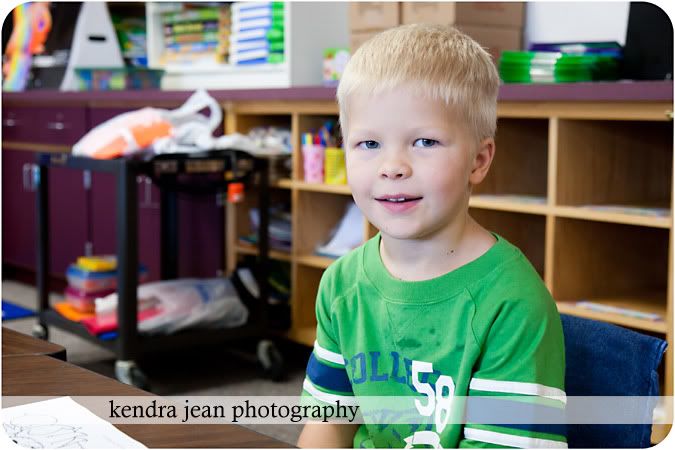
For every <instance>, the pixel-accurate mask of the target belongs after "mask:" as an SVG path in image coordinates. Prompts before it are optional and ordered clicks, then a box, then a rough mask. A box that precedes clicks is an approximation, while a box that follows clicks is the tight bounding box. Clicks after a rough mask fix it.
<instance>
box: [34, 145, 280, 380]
mask: <svg viewBox="0 0 675 450" xmlns="http://www.w3.org/2000/svg"><path fill="white" fill-rule="evenodd" d="M36 158H37V174H36V181H37V185H38V189H37V222H38V227H37V234H38V236H37V238H38V239H37V296H38V323H37V324H36V325H35V326H34V329H33V335H34V336H36V337H39V338H42V339H48V338H49V329H48V327H49V326H56V327H58V328H61V329H63V330H65V331H68V332H71V333H74V334H76V335H78V336H80V337H82V338H84V339H86V340H88V341H90V342H94V343H95V344H98V345H100V346H103V347H105V348H107V349H109V350H111V351H113V352H114V353H115V355H116V358H117V360H116V362H115V375H116V376H117V378H118V380H120V381H122V382H124V383H127V384H132V385H134V386H137V387H141V388H147V378H146V377H145V375H144V373H143V372H142V371H141V369H140V368H139V367H138V364H137V361H138V359H139V358H141V357H142V356H143V355H145V354H149V353H153V352H159V351H162V350H176V349H180V348H187V347H193V346H197V345H200V344H207V343H214V342H221V341H227V340H230V339H242V338H255V339H258V340H259V341H258V345H257V358H258V361H259V363H260V364H261V366H262V368H263V370H264V373H265V375H266V376H268V377H270V378H272V379H278V378H280V377H281V376H282V373H283V358H282V356H281V353H280V352H279V350H278V349H277V347H276V345H275V344H274V342H273V341H272V340H271V339H270V336H271V334H270V332H269V330H268V311H267V309H268V302H267V300H268V293H269V285H268V280H267V272H268V261H269V260H268V253H269V240H268V233H267V229H268V224H269V215H268V212H269V173H268V161H267V159H265V158H255V157H253V156H252V155H250V154H249V153H246V152H243V151H239V150H217V151H207V152H201V153H184V154H166V155H159V156H154V157H151V158H148V159H145V160H144V159H130V158H122V159H114V160H97V159H91V158H83V157H76V156H71V155H70V154H68V153H39V154H38V155H37V156H36ZM55 166H58V167H68V168H73V169H81V170H91V171H101V172H108V173H112V174H114V175H115V178H116V185H117V186H116V191H117V192H116V196H117V215H116V227H117V277H118V278H117V295H118V306H117V323H118V330H117V332H118V335H117V338H116V339H115V340H112V341H106V340H101V339H99V338H98V337H96V336H94V335H92V334H90V333H89V332H88V331H87V330H86V329H85V327H84V326H83V325H81V324H79V323H77V322H73V321H70V320H68V319H66V318H64V317H63V316H61V315H60V314H58V313H57V312H56V311H55V310H53V309H52V308H50V305H49V292H48V277H49V259H50V258H49V230H48V223H49V217H48V214H49V192H48V186H49V182H48V181H49V168H50V167H55ZM138 175H147V176H149V177H150V178H151V179H152V180H153V182H155V183H156V184H157V185H158V186H159V188H160V191H161V212H160V215H161V226H160V232H161V238H160V240H161V252H162V258H161V269H160V271H161V274H160V276H161V278H162V279H163V280H166V279H173V278H176V276H177V272H178V270H177V268H178V258H179V255H178V201H177V193H178V192H179V191H187V192H191V193H207V192H221V191H223V190H225V189H227V187H228V185H230V184H231V183H243V184H248V185H251V184H252V183H253V181H254V178H256V175H257V178H258V184H257V187H258V200H259V208H260V227H259V231H258V233H259V235H258V242H259V256H258V260H257V264H256V272H255V274H256V279H257V282H258V287H259V295H258V297H257V298H255V297H253V296H252V295H251V294H250V293H249V292H248V291H247V290H246V289H245V288H244V287H243V284H242V282H241V280H239V279H238V277H237V275H236V270H235V271H234V273H235V275H233V278H232V282H233V284H234V286H235V288H236V289H237V291H238V293H239V295H240V298H241V300H242V302H243V303H244V304H245V305H246V307H247V308H248V310H249V318H248V321H247V323H246V324H244V325H243V326H240V327H236V328H226V329H188V330H183V331H180V332H177V333H175V334H170V335H152V336H150V335H149V336H144V335H140V334H139V333H138V329H137V313H138V305H137V287H138V230H137V228H138V221H137V215H138V204H137V191H136V177H137V176H138Z"/></svg>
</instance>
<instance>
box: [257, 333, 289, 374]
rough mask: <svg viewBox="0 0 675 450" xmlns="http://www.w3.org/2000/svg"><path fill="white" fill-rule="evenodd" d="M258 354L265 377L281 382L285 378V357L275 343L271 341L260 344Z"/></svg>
mask: <svg viewBox="0 0 675 450" xmlns="http://www.w3.org/2000/svg"><path fill="white" fill-rule="evenodd" d="M256 353H257V356H258V362H259V363H260V365H261V366H262V369H263V374H264V375H265V377H267V378H269V379H271V380H273V381H280V380H281V379H282V378H283V376H284V357H283V356H282V355H281V352H280V351H279V349H278V348H277V346H276V345H275V344H274V342H272V341H270V340H263V341H260V342H258V349H257V352H256Z"/></svg>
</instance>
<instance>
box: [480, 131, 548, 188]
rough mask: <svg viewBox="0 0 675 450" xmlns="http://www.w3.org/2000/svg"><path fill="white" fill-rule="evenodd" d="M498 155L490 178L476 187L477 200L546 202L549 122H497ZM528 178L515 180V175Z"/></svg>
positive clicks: (491, 168) (489, 173) (489, 174)
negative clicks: (515, 198) (513, 197)
mask: <svg viewBox="0 0 675 450" xmlns="http://www.w3.org/2000/svg"><path fill="white" fill-rule="evenodd" d="M495 143H496V148H497V150H496V152H495V158H494V160H493V162H492V166H491V167H490V172H488V175H487V177H485V180H483V182H482V183H481V184H479V185H478V186H476V187H475V189H474V191H473V194H474V195H476V196H479V195H483V194H488V195H497V196H503V195H516V196H528V197H538V198H541V199H542V201H545V200H546V191H547V171H546V170H541V169H542V168H545V167H547V166H548V120H547V119H513V118H503V119H500V120H499V121H498V122H497V135H496V136H495ZM518 173H522V174H528V176H526V177H514V174H518Z"/></svg>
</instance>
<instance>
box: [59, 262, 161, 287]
mask: <svg viewBox="0 0 675 450" xmlns="http://www.w3.org/2000/svg"><path fill="white" fill-rule="evenodd" d="M147 276H148V269H147V268H146V267H145V266H143V265H140V266H139V268H138V282H139V283H142V282H143V281H145V278H147ZM66 279H67V280H68V285H69V286H71V287H73V288H75V289H77V290H79V291H82V292H84V293H87V294H91V293H94V292H100V291H106V290H111V289H116V288H117V271H116V270H111V271H108V272H92V271H89V270H85V269H82V268H81V267H78V266H76V265H74V264H71V265H70V266H69V267H68V270H66Z"/></svg>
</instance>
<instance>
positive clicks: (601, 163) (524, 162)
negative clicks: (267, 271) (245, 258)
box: [226, 85, 673, 441]
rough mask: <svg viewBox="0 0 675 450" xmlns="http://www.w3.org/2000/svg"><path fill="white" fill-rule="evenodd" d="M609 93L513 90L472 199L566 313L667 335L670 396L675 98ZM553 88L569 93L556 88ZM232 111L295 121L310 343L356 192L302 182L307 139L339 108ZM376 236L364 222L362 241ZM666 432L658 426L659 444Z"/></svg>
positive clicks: (271, 105) (294, 258)
mask: <svg viewBox="0 0 675 450" xmlns="http://www.w3.org/2000/svg"><path fill="white" fill-rule="evenodd" d="M605 87H606V86H604V85H603V86H599V87H598V88H597V92H595V93H594V92H587V93H586V94H585V95H583V96H581V97H585V98H578V97H577V99H576V100H565V99H564V98H559V99H556V96H555V95H548V96H546V95H542V96H541V99H532V98H527V97H528V95H522V97H526V98H523V99H518V98H513V97H515V95H508V94H512V93H513V92H512V91H511V92H510V91H508V89H509V87H508V86H506V87H504V88H503V90H505V91H506V92H505V94H504V95H502V94H501V93H500V98H502V100H500V103H499V108H498V117H499V120H498V131H497V136H496V142H497V153H496V157H495V160H494V163H493V166H492V168H491V170H490V173H489V175H488V177H487V178H486V180H485V181H484V183H483V184H482V185H480V186H479V187H478V188H477V189H475V191H474V193H473V195H472V198H471V200H470V204H469V206H470V214H472V215H473V217H475V218H476V220H478V222H480V223H481V224H483V225H484V226H486V227H487V228H489V229H491V230H493V231H495V232H497V233H499V234H501V235H502V236H504V237H505V238H507V239H508V240H510V241H511V242H513V243H514V244H515V245H517V246H518V247H520V248H521V250H522V251H523V253H524V254H525V255H526V256H527V257H528V259H529V260H530V261H531V262H532V264H533V266H534V267H535V269H536V270H537V271H538V273H539V274H540V275H541V277H542V279H543V280H544V282H545V283H546V285H547V287H548V288H549V290H550V291H551V292H552V294H553V297H554V298H555V299H556V302H557V305H558V309H559V311H560V312H561V313H565V314H571V315H575V316H580V317H586V318H590V319H596V320H601V321H605V322H609V323H613V324H616V325H620V326H624V327H628V328H632V329H634V330H637V331H640V332H645V333H650V334H654V335H657V336H661V337H663V338H665V339H666V340H667V341H668V343H669V348H670V349H669V350H668V351H667V353H666V357H665V364H664V368H663V374H662V383H663V386H662V392H664V393H665V395H672V393H673V385H672V379H673V359H672V348H673V326H672V319H671V316H672V302H673V300H672V281H671V274H672V267H671V257H670V255H671V253H670V251H671V250H670V249H671V248H672V227H673V225H672V222H673V221H672V210H671V205H672V196H671V192H672V167H673V145H672V139H673V122H672V114H671V112H672V99H668V98H650V97H649V95H646V98H642V97H641V95H640V94H635V95H633V94H630V93H628V94H626V93H624V94H623V99H618V100H608V99H607V97H611V94H609V93H608V91H603V89H604V88H605ZM526 88H527V87H524V86H518V87H516V88H515V89H516V90H518V91H520V92H525V93H527V89H526ZM531 88H532V90H533V91H534V90H541V89H542V88H541V87H534V86H532V87H531ZM556 89H558V90H565V89H572V88H570V87H569V86H560V87H554V89H551V91H555V90H556ZM603 92H604V93H603ZM594 95H596V96H597V97H599V98H596V97H594ZM631 95H633V97H631ZM670 95H672V91H671V94H670ZM504 97H506V98H509V97H510V99H509V100H503V98H504ZM529 97H536V96H535V95H532V96H529ZM226 106H227V107H226V117H227V126H226V130H227V132H234V131H238V132H246V131H247V128H248V127H250V126H252V125H255V124H256V123H258V122H257V120H254V119H252V118H251V116H255V117H271V116H272V115H274V116H275V117H278V116H279V115H282V116H283V117H284V119H283V120H284V121H285V122H286V123H288V124H290V127H291V131H292V136H293V143H294V148H293V154H292V158H293V162H292V165H293V173H292V175H291V178H290V179H289V180H286V181H285V182H284V188H285V189H286V190H287V191H288V192H289V193H290V197H291V205H292V227H293V248H292V251H291V253H290V255H288V256H289V258H288V261H289V262H290V264H291V273H292V280H291V282H292V298H291V311H292V327H291V329H290V330H289V331H288V332H287V333H286V337H287V338H288V339H291V340H293V341H295V342H298V343H302V344H305V345H308V346H311V345H313V342H314V339H315V326H316V319H315V316H314V306H315V296H316V291H317V288H318V284H319V281H320V279H321V275H322V274H323V271H324V270H325V268H326V267H328V266H329V265H330V264H331V263H332V261H333V260H331V259H330V258H325V257H321V256H316V255H314V247H315V246H316V244H318V243H320V242H323V241H324V240H325V239H326V238H327V237H328V234H329V232H330V230H331V229H332V228H333V227H334V226H335V225H336V224H337V222H338V221H339V219H340V218H341V216H342V214H343V212H344V207H345V205H346V204H347V202H349V201H350V199H351V197H350V190H349V187H348V186H331V185H324V184H310V183H305V182H304V181H303V173H302V154H301V151H300V136H301V134H302V133H303V132H306V131H309V130H311V129H313V128H317V127H318V126H319V125H320V124H321V123H322V122H323V121H324V120H326V119H327V118H333V119H335V118H336V117H337V106H336V105H335V103H334V102H333V101H332V100H325V101H297V102H285V103H280V102H267V103H265V102H247V103H246V104H244V105H241V107H239V106H238V105H237V104H236V102H235V103H231V104H228V105H226ZM252 111H255V112H252ZM277 120H279V119H277ZM245 208H246V205H237V206H232V205H230V206H228V215H227V217H228V219H227V220H228V224H229V225H228V239H229V240H230V242H232V239H235V238H236V236H237V235H238V233H239V232H240V230H239V229H238V228H237V223H238V219H237V217H239V216H240V215H241V214H242V213H243V211H242V210H243V209H245ZM376 232H377V230H376V229H375V228H374V227H373V226H372V225H370V224H368V223H367V222H365V223H363V228H362V233H363V240H364V241H365V240H367V239H368V238H370V237H371V236H373V235H374V234H375V233H376ZM247 251H248V250H247ZM243 253H245V251H241V249H239V248H238V247H237V246H232V245H230V246H228V261H229V262H230V263H231V264H234V263H235V262H236V261H237V258H239V257H240V256H241V254H243ZM273 257H274V256H273ZM229 267H234V266H233V265H230V266H229ZM580 301H589V302H593V303H596V304H600V305H605V306H612V307H619V308H625V309H628V310H632V311H639V312H642V313H652V314H658V315H659V316H660V318H661V320H650V319H645V318H641V317H632V316H631V315H628V314H617V313H614V312H605V311H598V310H595V309H587V308H584V307H581V306H579V305H577V302H580ZM665 432H666V430H665V429H663V428H662V427H655V432H654V440H655V441H660V440H661V439H662V438H663V436H665Z"/></svg>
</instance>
